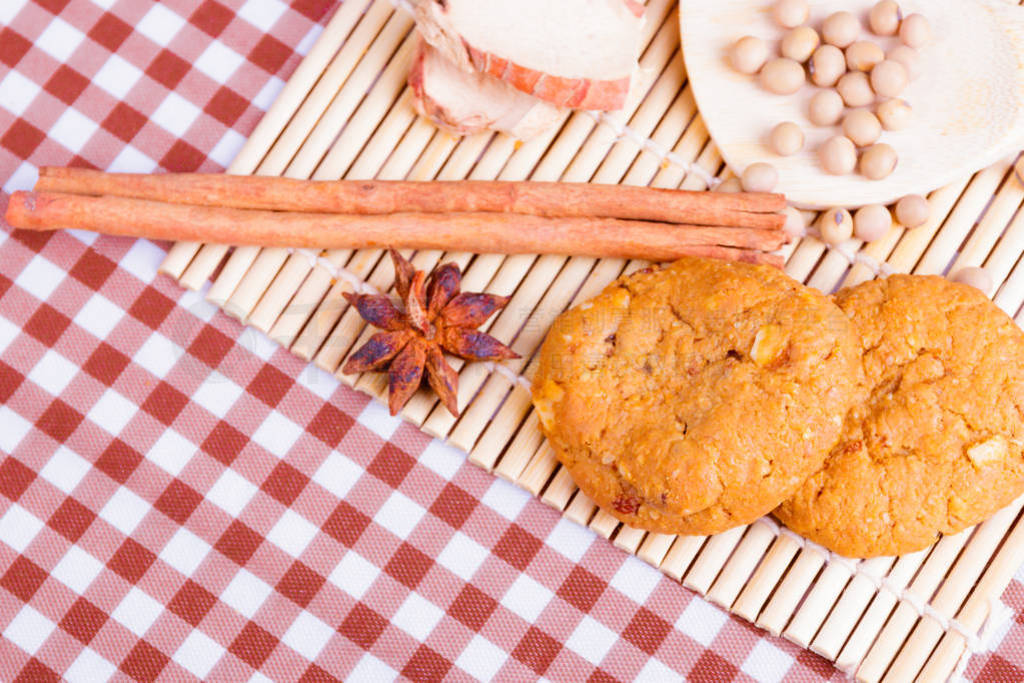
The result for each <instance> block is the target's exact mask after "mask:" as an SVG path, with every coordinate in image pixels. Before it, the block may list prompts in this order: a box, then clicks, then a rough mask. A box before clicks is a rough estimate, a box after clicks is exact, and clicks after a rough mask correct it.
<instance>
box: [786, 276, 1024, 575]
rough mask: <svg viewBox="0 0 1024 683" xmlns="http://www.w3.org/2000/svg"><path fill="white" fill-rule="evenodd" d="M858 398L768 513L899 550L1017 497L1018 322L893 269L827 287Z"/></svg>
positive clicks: (1021, 413)
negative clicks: (810, 470)
mask: <svg viewBox="0 0 1024 683" xmlns="http://www.w3.org/2000/svg"><path fill="white" fill-rule="evenodd" d="M835 300H836V303H837V304H838V305H839V307H840V308H842V309H843V311H845V312H846V315H847V316H849V317H850V319H851V320H852V322H853V323H854V327H855V328H856V329H857V330H858V332H859V334H860V336H861V346H862V353H863V366H864V374H865V380H866V382H867V386H866V389H867V396H868V398H867V400H866V401H865V402H864V403H863V404H860V405H857V406H855V407H854V408H853V410H852V411H851V412H850V414H849V415H848V417H847V420H846V424H845V426H844V429H843V435H842V437H841V438H840V440H839V443H838V444H837V445H836V446H835V448H834V449H833V451H832V453H831V455H830V456H829V459H828V460H827V462H826V464H825V467H824V468H823V469H822V470H821V471H820V472H818V473H817V474H815V475H814V476H813V477H811V478H810V479H809V480H808V481H807V482H806V483H805V484H804V485H803V486H801V487H800V489H799V490H798V491H797V493H796V494H795V495H794V496H793V497H792V498H790V499H789V500H788V501H786V502H785V503H784V504H783V505H782V506H781V507H779V509H778V510H776V512H775V515H776V516H777V517H778V518H779V519H780V520H781V521H782V522H783V523H785V524H786V525H787V526H788V527H790V528H791V529H792V530H794V531H796V532H798V533H800V534H802V535H804V536H806V537H807V538H809V539H811V540H812V541H815V542H817V543H820V544H821V545H824V546H825V547H827V548H829V549H831V550H834V551H835V552H838V553H840V554H843V555H847V556H850V557H872V556H877V555H899V554H903V553H909V552H913V551H916V550H920V549H922V548H925V547H927V546H928V545H930V544H931V543H933V542H935V540H936V539H937V538H938V536H939V534H952V533H956V532H958V531H960V530H962V529H965V528H967V527H969V526H971V525H973V524H976V523H978V522H980V521H982V520H984V519H986V518H988V517H989V516H991V515H992V514H994V513H995V512H996V511H997V510H999V509H1000V508H1002V507H1004V506H1005V505H1007V504H1009V503H1010V502H1011V501H1012V500H1014V499H1015V498H1016V497H1017V496H1019V495H1021V494H1022V493H1024V332H1022V331H1021V329H1020V328H1019V327H1017V325H1016V324H1015V323H1014V322H1013V320H1011V319H1010V317H1009V316H1007V315H1006V314H1005V313H1003V311H1002V310H1000V309H999V308H998V307H997V306H996V305H995V304H993V303H992V302H991V301H989V300H988V299H987V298H986V297H985V296H984V295H983V294H982V293H981V292H979V291H978V290H976V289H974V288H973V287H970V286H968V285H965V284H960V283H956V282H950V281H949V280H946V279H944V278H940V277H935V276H911V275H894V276H892V277H889V278H886V279H882V280H873V281H870V282H866V283H863V284H860V285H857V286H856V287H852V288H848V289H844V290H842V291H840V292H838V293H837V294H836V297H835Z"/></svg>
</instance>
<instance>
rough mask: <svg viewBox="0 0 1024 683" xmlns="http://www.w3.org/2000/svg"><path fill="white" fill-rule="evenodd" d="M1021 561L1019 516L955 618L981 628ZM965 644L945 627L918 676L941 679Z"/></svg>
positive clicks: (1023, 533) (1023, 527) (1023, 528)
mask: <svg viewBox="0 0 1024 683" xmlns="http://www.w3.org/2000/svg"><path fill="white" fill-rule="evenodd" d="M1022 562H1024V522H1022V521H1021V520H1018V521H1017V523H1016V524H1015V525H1014V526H1013V529H1012V530H1011V531H1010V533H1009V534H1008V535H1007V536H1006V537H1005V539H1004V540H1003V545H1002V548H1001V549H1000V550H999V552H998V553H997V554H996V556H995V557H994V558H993V559H992V561H991V563H989V565H988V568H987V569H986V570H985V574H984V575H983V576H982V578H981V580H980V581H978V585H977V586H976V587H975V589H974V593H973V594H972V595H971V597H970V599H969V600H968V601H967V604H966V605H964V607H963V609H962V610H961V611H960V613H959V614H958V615H957V619H958V620H959V621H960V623H962V624H963V625H964V626H966V627H967V628H973V629H977V630H979V631H980V630H981V628H982V624H983V622H984V621H985V619H986V618H988V616H989V605H990V603H991V601H992V600H994V599H998V598H999V596H1000V595H1002V593H1003V591H1004V590H1005V589H1006V586H1007V585H1009V583H1010V579H1012V578H1013V575H1014V574H1015V573H1016V571H1017V570H1018V568H1019V567H1020V566H1021V563H1022ZM965 646H966V643H965V641H964V638H963V636H961V635H960V634H959V633H957V632H956V631H947V632H946V634H945V635H944V636H943V638H942V640H941V641H940V642H939V645H938V647H937V648H936V649H935V652H933V653H932V656H931V657H930V658H929V660H928V663H927V664H926V665H925V667H924V669H922V670H921V676H920V677H921V680H925V681H931V680H941V679H942V678H943V677H945V676H948V673H947V672H949V671H952V670H953V669H954V668H955V666H956V662H957V660H959V659H960V656H961V654H962V653H963V650H964V648H965Z"/></svg>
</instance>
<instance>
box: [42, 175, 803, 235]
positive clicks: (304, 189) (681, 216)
mask: <svg viewBox="0 0 1024 683" xmlns="http://www.w3.org/2000/svg"><path fill="white" fill-rule="evenodd" d="M35 189H36V191H40V192H66V193H70V194H87V195H115V196H119V197H133V198H135V199H149V200H154V201H161V202H170V203H176V204H195V205H200V206H219V207H232V208H237V209H266V210H270V211H304V212H310V213H321V212H322V213H349V214H367V215H372V214H391V213H406V212H409V213H477V212H484V213H513V214H522V215H532V216H546V217H563V218H569V217H576V218H594V217H597V218H624V219H629V220H646V221H662V222H667V223H688V224H695V225H718V226H723V227H734V228H779V227H782V223H783V222H784V220H785V219H784V218H783V217H782V216H781V215H779V214H777V213H775V212H777V211H781V210H782V209H783V208H785V205H786V203H785V198H784V197H783V196H782V195H779V194H751V193H708V192H691V191H686V190H667V189H660V188H652V187H637V186H632V185H599V184H590V183H542V182H499V181H475V180H457V181H432V182H413V181H382V180H335V181H309V180H295V179H291V178H277V177H266V176H232V175H223V174H199V173H167V174H160V175H141V174H129V173H105V172H102V171H94V170H91V169H81V168H53V167H43V168H41V169H39V182H38V183H37V184H36V188H35Z"/></svg>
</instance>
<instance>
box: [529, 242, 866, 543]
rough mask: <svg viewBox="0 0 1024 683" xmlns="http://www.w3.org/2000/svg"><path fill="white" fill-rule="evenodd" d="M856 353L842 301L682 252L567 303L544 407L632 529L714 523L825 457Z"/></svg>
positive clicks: (802, 475)
mask: <svg viewBox="0 0 1024 683" xmlns="http://www.w3.org/2000/svg"><path fill="white" fill-rule="evenodd" d="M858 352H859V348H858V346H857V343H856V335H855V334H854V331H853V329H852V327H851V325H850V322H849V320H847V318H846V316H844V315H843V313H842V311H840V310H839V308H838V307H836V306H835V305H834V304H833V303H832V302H831V301H830V300H829V299H828V298H827V297H825V296H823V295H822V294H820V293H818V292H816V291H815V290H812V289H809V288H807V287H805V286H803V285H801V284H800V283H799V282H796V281H795V280H793V279H791V278H789V277H787V276H786V275H785V274H784V273H782V272H781V271H779V270H777V269H775V268H771V267H768V266H754V265H749V264H738V263H726V262H724V261H713V260H704V259H697V258H686V259H683V260H680V261H678V262H676V263H674V264H672V265H671V266H668V267H666V268H664V269H647V270H645V271H640V272H637V273H635V274H633V275H629V276H627V277H623V278H620V279H619V280H618V281H617V282H615V283H613V284H612V285H611V286H609V287H608V288H607V289H605V290H604V291H603V292H602V293H601V294H599V295H598V296H597V297H596V298H594V299H593V300H592V301H589V302H587V303H584V304H581V305H580V306H578V307H576V308H574V309H572V310H570V311H567V312H566V313H564V314H563V315H562V316H560V317H559V318H558V319H557V320H556V321H555V322H554V324H553V325H552V327H551V330H550V331H549V333H548V336H547V338H546V340H545V342H544V345H543V346H542V348H541V352H540V361H539V367H538V371H537V374H536V376H535V379H534V385H533V391H534V405H535V407H536V409H537V414H538V417H539V418H540V421H541V426H542V430H543V431H544V434H545V435H546V436H547V438H548V439H549V440H550V443H551V445H552V446H553V448H554V450H555V453H556V454H557V457H558V459H559V460H560V461H561V462H562V463H563V464H564V465H565V466H566V467H567V468H568V470H569V472H570V474H571V475H572V477H573V479H575V481H576V484H577V485H578V486H579V488H580V489H581V490H582V491H583V492H584V493H585V494H586V495H588V496H590V498H592V499H593V500H594V501H595V502H596V503H597V504H598V505H600V506H602V507H604V508H605V509H607V510H608V511H609V512H610V513H611V514H613V515H615V516H616V517H617V518H618V519H620V520H622V521H623V522H625V523H626V524H629V525H631V526H634V527H639V528H643V529H650V530H654V531H660V532H664V533H682V534H710V533H714V532H718V531H722V530H724V529H728V528H730V527H733V526H736V525H739V524H744V523H747V522H750V521H752V520H754V519H756V518H758V517H760V516H761V515H764V514H766V513H768V512H770V511H771V510H772V509H773V508H774V507H775V506H776V505H778V504H779V503H781V502H782V501H783V500H784V499H786V498H787V497H788V496H789V495H790V494H792V493H793V492H794V491H795V490H796V489H797V487H798V486H800V484H801V483H803V481H804V480H805V479H806V478H807V477H808V476H809V475H810V474H812V473H813V472H815V471H817V470H818V469H819V468H820V467H821V465H822V463H823V461H824V458H825V456H826V455H827V453H828V452H829V449H830V448H831V447H832V445H833V444H834V443H835V442H836V440H837V439H838V437H839V434H840V430H841V427H842V419H843V416H844V415H845V414H846V412H847V410H848V409H849V407H850V405H851V404H852V402H853V401H854V400H855V399H856V398H857V396H856V391H857V389H858V387H859V386H860V382H861V376H860V362H859V353H858Z"/></svg>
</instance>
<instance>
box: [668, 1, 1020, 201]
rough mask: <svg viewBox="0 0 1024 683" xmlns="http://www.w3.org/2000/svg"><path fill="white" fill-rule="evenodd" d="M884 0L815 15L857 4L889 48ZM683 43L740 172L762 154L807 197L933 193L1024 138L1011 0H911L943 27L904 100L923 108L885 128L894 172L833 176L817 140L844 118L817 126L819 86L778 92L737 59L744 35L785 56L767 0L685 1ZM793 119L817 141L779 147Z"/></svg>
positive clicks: (799, 197)
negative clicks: (771, 139)
mask: <svg viewBox="0 0 1024 683" xmlns="http://www.w3.org/2000/svg"><path fill="white" fill-rule="evenodd" d="M872 4H873V0H867V1H866V0H857V2H853V3H851V2H849V1H848V0H823V1H822V2H813V3H811V17H810V21H809V24H810V25H811V26H813V27H814V28H815V29H817V30H820V27H821V21H822V20H823V19H824V18H825V17H826V16H828V15H829V14H830V13H832V12H834V11H837V10H849V11H853V12H855V13H856V14H858V16H861V17H862V19H863V21H862V23H863V24H864V29H863V34H862V36H861V37H862V38H863V39H867V40H874V41H876V42H878V43H879V44H880V45H882V46H883V47H884V48H885V49H886V50H888V49H889V48H890V47H891V46H894V45H897V44H899V41H898V39H897V38H895V37H884V38H883V37H878V36H874V35H873V34H871V33H870V32H869V31H868V29H867V21H866V14H867V9H869V8H870V7H871V5H872ZM680 5H681V11H680V16H681V22H682V23H681V25H682V40H683V48H684V53H685V58H686V66H687V71H688V72H689V74H690V80H691V83H692V85H693V90H694V95H695V97H696V99H697V104H698V105H699V107H700V111H701V115H702V116H703V118H704V121H705V123H706V124H707V126H708V130H709V131H710V133H711V137H712V138H713V139H714V141H715V143H716V145H717V146H718V149H719V150H720V151H721V152H722V156H723V158H724V159H725V161H726V162H727V163H728V164H729V166H730V167H731V168H732V169H733V170H734V171H735V172H736V173H737V175H738V174H739V173H741V172H742V170H743V169H744V168H746V167H747V166H748V165H749V164H751V163H753V162H756V161H768V162H770V163H772V164H774V165H775V166H776V167H777V168H778V169H779V175H780V179H781V182H780V183H779V189H780V191H782V192H785V193H786V195H787V196H788V197H789V199H790V201H791V202H793V203H794V204H797V205H798V206H804V207H813V208H828V207H830V206H847V207H855V206H863V205H864V204H875V203H879V204H888V203H892V202H893V201H895V200H896V199H899V198H900V197H902V196H904V195H908V194H925V193H927V192H930V191H932V190H934V189H936V188H938V187H941V186H943V185H946V184H948V183H950V182H953V181H955V180H956V179H958V178H963V177H965V176H967V175H969V174H971V173H974V172H975V171H977V170H979V169H981V168H984V167H985V166H988V165H989V164H992V163H994V162H995V161H996V160H998V159H1000V158H1002V157H1004V156H1006V155H1008V154H1016V153H1017V152H1018V151H1019V150H1020V148H1021V147H1022V146H1024V9H1022V8H1020V7H1019V6H1017V5H1016V4H1013V3H1010V2H1008V1H1007V0H941V1H938V0H930V1H929V2H923V1H921V0H918V1H917V2H902V3H901V7H902V9H903V11H904V12H907V13H909V12H913V11H920V12H921V13H922V14H924V15H925V16H927V17H928V19H929V21H930V22H931V25H932V33H933V39H932V41H931V42H930V43H929V44H928V45H926V46H924V47H923V48H921V49H920V55H921V60H922V62H921V63H922V73H921V76H920V77H919V78H917V79H916V80H914V81H913V82H911V83H910V85H909V86H908V87H907V89H906V91H905V92H904V94H903V95H902V97H903V98H904V99H905V100H906V101H907V102H909V103H910V104H911V106H912V107H913V122H912V123H911V125H910V126H909V127H908V128H906V129H905V130H903V131H898V132H895V131H894V132H888V131H886V132H884V133H883V135H882V138H881V141H882V142H886V143H888V144H891V145H892V146H893V147H894V148H895V149H896V152H897V155H898V157H899V163H898V165H897V167H896V170H895V171H894V172H893V174H892V175H891V176H889V177H888V178H886V179H885V180H884V181H872V180H868V179H866V178H864V177H863V176H861V175H859V174H857V173H853V174H849V175H843V176H833V175H829V174H827V173H825V172H824V171H823V170H821V166H820V164H819V163H818V157H817V151H818V147H819V146H820V145H821V143H822V142H824V141H825V140H826V139H828V138H829V137H830V136H832V135H835V134H839V131H838V128H837V127H836V126H827V127H816V126H813V125H811V123H810V121H808V120H807V105H808V102H809V100H810V99H811V97H812V96H813V95H814V93H815V92H817V91H819V90H820V89H819V88H817V87H814V86H812V85H810V83H809V82H808V85H806V86H804V87H803V88H802V89H801V90H800V91H799V92H797V93H796V94H794V95H774V94H772V93H770V92H768V91H767V90H764V89H763V88H761V87H760V85H759V84H758V82H757V76H748V75H745V74H741V73H739V72H737V71H736V70H735V69H733V68H732V67H731V66H730V65H729V63H728V60H727V58H726V54H727V51H728V49H729V47H730V45H731V44H732V43H733V42H735V41H736V40H737V39H738V38H741V37H742V36H744V35H754V36H757V37H759V38H763V39H764V40H766V41H767V42H768V44H769V46H770V50H771V54H772V55H775V56H778V49H779V48H778V43H779V40H780V39H781V37H782V35H783V33H784V31H785V29H783V28H781V27H779V26H778V25H777V24H775V22H774V21H773V20H772V17H771V15H770V13H769V11H768V10H769V8H770V5H771V3H770V2H767V0H717V1H716V2H707V1H706V0H681V2H680ZM783 121H794V122H796V123H798V124H799V125H800V126H801V128H802V129H803V130H804V133H805V136H806V144H805V146H804V148H803V150H802V151H800V152H799V153H797V154H795V155H793V156H790V157H780V156H777V155H775V154H774V153H773V152H772V151H771V149H770V148H769V147H768V144H767V135H768V133H769V131H770V130H771V129H772V127H773V126H775V125H776V124H778V123H781V122H783Z"/></svg>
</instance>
